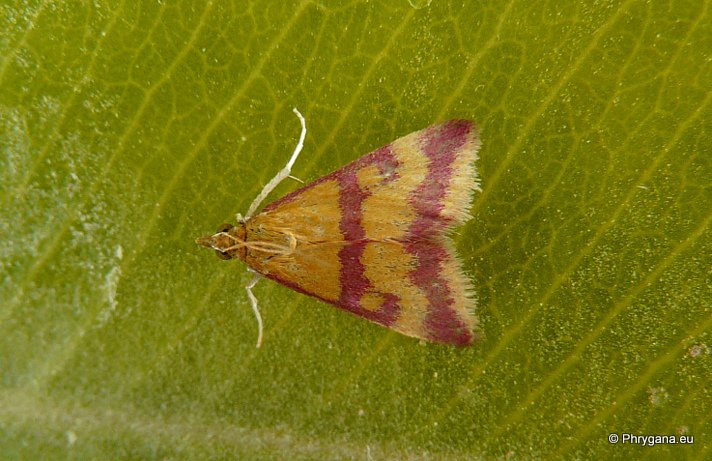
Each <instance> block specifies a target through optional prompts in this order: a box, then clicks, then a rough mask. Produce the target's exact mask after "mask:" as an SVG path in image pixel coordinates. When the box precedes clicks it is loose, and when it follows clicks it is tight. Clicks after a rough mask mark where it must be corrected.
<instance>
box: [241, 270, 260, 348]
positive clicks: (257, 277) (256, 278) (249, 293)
mask: <svg viewBox="0 0 712 461" xmlns="http://www.w3.org/2000/svg"><path fill="white" fill-rule="evenodd" d="M250 272H252V271H250ZM261 278H262V276H261V275H260V274H258V273H256V272H253V275H252V280H250V283H248V284H247V286H246V287H245V290H246V291H247V297H248V298H250V304H251V305H252V312H254V313H255V318H256V319H257V347H260V346H261V345H262V316H261V315H260V310H259V309H258V308H257V298H255V295H254V294H252V288H254V286H255V285H256V284H257V282H259V281H260V279H261Z"/></svg>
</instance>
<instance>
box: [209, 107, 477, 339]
mask: <svg viewBox="0 0 712 461" xmlns="http://www.w3.org/2000/svg"><path fill="white" fill-rule="evenodd" d="M293 111H294V113H295V114H296V115H297V117H298V118H299V120H300V122H301V127H302V130H301V134H300V137H299V141H298V143H297V146H296V148H295V149H294V152H293V153H292V156H291V157H290V159H289V161H288V162H287V165H286V166H285V167H284V168H283V169H282V170H281V171H279V172H278V173H277V175H276V176H275V177H274V178H272V180H271V181H269V183H267V184H266V185H265V186H264V188H263V189H262V192H261V193H260V194H259V195H258V196H257V197H256V198H255V199H254V201H253V202H252V204H251V205H250V208H249V209H248V211H247V214H246V215H245V216H244V217H243V216H241V215H239V214H238V215H237V222H236V224H235V225H231V224H225V225H222V226H220V228H219V229H218V230H217V232H216V233H214V234H212V235H207V236H203V237H200V238H198V239H197V240H196V243H198V244H199V245H201V246H203V247H206V248H210V249H213V250H215V251H216V253H217V255H218V256H219V257H220V258H222V259H240V260H242V261H244V262H245V263H246V264H247V266H248V270H249V271H250V272H252V273H253V277H252V279H251V281H250V282H249V283H248V284H247V286H246V287H245V288H246V290H247V295H248V298H249V300H250V304H251V306H252V309H253V311H254V313H255V317H256V319H257V323H258V338H257V347H260V345H261V343H262V329H263V326H262V319H261V316H260V313H259V309H258V307H257V299H256V298H255V296H254V294H253V292H252V289H253V288H254V286H255V284H256V283H257V282H258V281H259V280H260V279H262V278H268V279H272V280H274V281H276V282H278V283H280V284H282V285H284V286H286V287H289V288H291V289H292V290H294V291H297V292H299V293H303V294H306V295H309V296H312V297H314V298H317V299H319V300H321V301H323V302H326V303H329V304H332V305H334V306H336V307H338V308H340V309H343V310H346V311H348V312H351V313H352V314H355V315H357V316H359V317H362V318H364V319H366V320H370V321H371V322H375V323H377V324H380V325H383V326H385V327H387V328H390V329H392V330H395V331H398V332H400V333H402V334H405V335H408V336H412V337H415V338H420V339H423V340H426V341H430V342H434V343H442V344H450V345H455V346H467V345H469V344H471V343H472V342H473V341H474V340H475V339H476V337H477V336H478V332H477V318H476V317H475V314H474V308H475V304H476V302H475V297H474V290H473V288H472V284H471V282H470V280H469V279H468V277H466V276H465V274H464V272H463V270H462V264H461V261H460V260H459V258H458V256H457V253H456V251H455V248H454V245H453V242H452V240H451V239H450V237H449V234H450V232H451V231H452V229H453V228H454V227H456V226H460V225H462V224H464V223H465V222H466V221H468V220H469V219H471V216H470V215H469V213H468V209H469V207H470V204H471V202H472V198H473V194H474V192H475V191H479V190H480V187H479V181H478V177H477V170H476V168H475V162H476V160H477V152H478V150H479V147H480V139H479V134H478V130H477V127H476V125H475V124H474V123H473V122H471V121H469V120H450V121H447V122H444V123H440V124H438V125H433V126H431V127H429V128H425V129H423V130H420V131H416V132H414V133H411V134H408V135H406V136H404V137H402V138H399V139H397V140H395V141H393V142H392V143H390V144H387V145H385V146H383V147H381V148H379V149H376V150H375V151H373V152H371V153H369V154H366V155H364V156H363V157H361V158H359V159H357V160H355V161H353V162H351V163H349V164H348V165H346V166H344V167H342V168H340V169H338V170H336V171H334V172H333V173H331V174H328V175H326V176H324V177H321V178H319V179H317V180H315V181H313V182H312V183H309V184H307V185H305V186H303V187H301V188H300V189H298V190H295V191H294V192H291V193H289V194H287V195H286V196H284V197H282V198H280V199H278V200H276V201H274V202H272V203H270V204H268V205H266V206H265V207H264V208H263V209H262V210H261V211H260V212H259V213H257V214H255V212H256V211H257V209H258V207H259V206H260V204H261V203H262V202H263V201H264V199H265V198H266V197H267V196H268V195H269V193H270V192H272V190H274V188H275V187H276V186H277V185H278V184H279V183H280V182H281V181H282V180H284V179H286V178H288V177H291V176H290V174H291V169H292V166H293V165H294V162H295V161H296V160H297V157H298V156H299V153H300V152H301V150H302V148H303V146H304V138H305V136H306V132H307V130H306V121H305V120H304V117H303V116H302V114H301V113H299V111H298V110H297V109H296V108H295V109H293ZM294 179H296V178H294Z"/></svg>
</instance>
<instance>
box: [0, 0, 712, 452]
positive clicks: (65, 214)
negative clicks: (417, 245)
mask: <svg viewBox="0 0 712 461" xmlns="http://www.w3.org/2000/svg"><path fill="white" fill-rule="evenodd" d="M710 3H711V2H710V1H709V0H704V1H699V2H672V3H670V2H643V1H627V2H617V1H613V2H525V1H519V2H506V3H505V2H479V1H477V2H476V1H470V0H467V1H464V2H463V1H459V2H458V1H446V0H437V1H427V0H418V1H410V2H408V1H406V0H399V1H392V2H348V3H347V2H343V3H342V2H330V1H324V2H309V1H301V2H271V1H267V0H259V1H258V0H255V1H252V2H249V3H248V2H232V3H230V2H223V1H213V2H210V1H208V2H194V3H189V2H184V1H179V2H130V1H126V2H116V1H98V2H93V3H80V2H51V1H44V2H36V1H28V2H17V1H16V2H6V3H5V4H4V5H3V6H0V10H1V11H2V14H0V51H1V52H0V117H1V119H0V126H1V127H2V136H1V138H0V139H1V142H2V155H1V156H0V200H1V201H2V212H1V213H2V216H1V219H0V275H1V276H2V284H1V285H0V373H1V377H2V381H1V385H2V387H1V388H0V428H1V429H2V431H1V432H0V434H1V435H0V457H2V458H3V459H160V460H162V459H172V460H182V459H185V460H193V459H233V458H236V459H250V460H262V459H284V458H286V457H288V458H289V459H297V460H299V459H304V460H307V459H359V460H361V459H367V460H368V459H456V460H457V459H473V458H474V459H479V458H482V459H492V458H499V459H630V458H631V457H634V458H637V457H644V456H649V457H655V458H656V459H658V458H671V459H672V458H674V459H709V457H710V456H712V454H711V452H712V412H710V408H712V390H711V389H712V388H711V387H710V385H709V383H710V376H712V272H711V270H710V267H712V232H711V226H710V220H711V219H712V208H710V203H711V202H712V187H711V186H712V181H711V179H712V165H711V163H712V162H711V160H710V159H711V158H712V148H711V143H710V138H709V137H710V132H711V131H712V130H711V129H710V127H711V126H712V125H710V120H711V116H712V110H711V108H710V105H711V100H712V96H711V92H710V89H711V88H712V60H710V50H711V49H712V42H711V41H710V37H712V13H711V12H710V7H711V5H710ZM292 107H298V108H299V109H300V110H301V112H302V113H303V114H304V115H305V116H306V119H307V125H308V129H309V132H308V134H307V140H306V145H305V150H304V152H303V154H302V156H301V157H300V158H299V160H298V162H297V164H296V165H295V168H294V170H293V174H294V175H296V176H298V177H299V178H302V179H304V180H306V181H311V180H314V179H316V178H318V177H319V176H321V175H323V174H326V173H328V172H330V171H332V170H334V169H336V168H338V167H339V166H341V165H343V164H345V163H346V162H348V161H350V160H353V159H355V158H357V157H358V156H360V155H362V154H364V153H366V152H369V151H371V150H373V149H374V148H377V147H379V146H381V145H383V144H386V143H388V142H390V141H392V140H393V139H395V138H397V137H399V136H401V135H405V134H407V133H409V132H412V131H415V130H417V129H420V128H423V127H426V126H428V125H431V124H433V123H436V122H439V121H443V120H446V119H449V118H469V119H473V120H476V121H477V122H478V124H479V126H480V128H481V131H482V143H483V147H482V150H481V160H480V163H479V169H480V175H481V178H482V186H483V192H482V193H481V194H478V195H477V197H476V198H475V201H474V203H473V209H472V212H473V215H474V216H475V217H474V219H473V220H472V221H470V222H469V223H468V224H467V225H466V226H464V227H463V228H461V229H460V230H459V232H458V234H457V242H458V249H459V252H460V253H461V255H462V257H463V260H464V261H465V266H466V268H467V270H468V272H469V273H470V274H471V276H472V278H473V281H474V284H475V286H476V287H477V291H478V298H479V308H478V314H479V317H480V321H481V325H482V330H483V333H484V335H485V338H484V339H483V340H482V341H481V342H480V343H478V344H476V345H475V346H473V347H470V348H466V349H453V348H449V347H444V346H437V345H431V344H421V343H419V342H418V341H416V340H413V339H410V338H406V337H403V336H400V335H398V334H396V333H393V332H390V331H388V330H386V329H383V328H381V327H378V326H376V325H373V324H370V323H368V322H365V321H363V320H362V319H359V318H356V317H354V316H350V315H348V314H346V313H344V312H341V311H338V310H337V309H333V308H331V307H329V306H327V305H324V304H322V303H319V302H317V301H315V300H313V299H311V298H307V297H305V296H302V295H299V294H297V293H295V292H293V291H291V290H289V289H287V288H285V287H282V286H279V285H277V284H275V283H273V282H270V281H263V282H260V284H258V285H257V287H256V288H255V293H256V295H257V297H258V298H259V300H260V305H261V312H262V316H263V318H264V320H265V324H266V330H265V341H264V345H263V347H262V349H260V350H257V349H255V347H254V344H255V340H256V334H257V332H256V326H255V321H254V318H253V316H252V312H251V310H250V308H249V304H248V301H247V297H246V295H245V292H244V289H243V287H244V286H245V284H246V282H247V281H248V280H249V275H248V274H247V273H246V271H245V267H244V266H243V265H242V264H241V263H239V262H234V261H231V262H224V261H220V260H218V259H217V258H215V257H214V255H213V254H210V252H207V251H205V250H203V249H200V248H198V247H197V246H196V245H195V243H194V239H195V238H196V237H197V236H199V235H202V234H205V233H208V232H211V231H213V230H214V229H215V228H216V227H217V226H218V225H219V224H220V223H222V222H224V221H233V222H234V215H235V213H237V212H243V213H244V212H245V211H246V209H247V207H248V206H249V204H250V202H251V200H252V198H253V197H254V196H255V195H256V194H257V193H258V192H259V190H260V189H261V187H262V185H263V184H264V183H265V182H266V181H268V180H269V179H270V178H271V177H272V176H273V175H274V173H275V172H276V171H277V170H278V169H280V168H281V167H282V166H283V165H284V163H285V162H286V160H287V159H288V156H289V154H290V153H291V151H292V149H293V146H294V144H295V142H296V140H297V137H298V134H299V123H298V120H297V119H296V117H294V115H293V114H292V112H291V109H292ZM295 187H296V184H295V183H293V182H291V181H287V182H284V183H283V184H281V185H280V187H279V188H278V189H277V191H275V193H274V194H272V196H271V198H272V199H274V198H276V197H279V196H280V195H282V194H284V193H286V192H288V191H290V190H293V189H294V188H295ZM611 433H615V434H617V435H619V436H620V437H623V434H626V433H629V434H636V435H680V434H684V435H688V436H694V444H693V445H687V446H682V445H680V444H676V445H663V444H659V445H657V446H655V447H653V448H649V447H642V446H641V444H640V443H639V444H633V443H630V442H628V443H625V444H624V443H623V440H621V441H620V442H619V443H618V444H611V443H609V434H611Z"/></svg>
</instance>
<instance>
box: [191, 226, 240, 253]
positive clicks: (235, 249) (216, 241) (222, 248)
mask: <svg viewBox="0 0 712 461" xmlns="http://www.w3.org/2000/svg"><path fill="white" fill-rule="evenodd" d="M241 234H242V235H241ZM195 243H197V244H198V245H200V246H202V247H205V248H210V249H213V250H215V254H216V255H217V257H218V258H220V259H232V258H236V257H239V256H240V251H243V252H244V248H243V247H242V245H241V244H243V243H244V226H240V227H237V226H233V225H232V224H221V225H220V226H219V227H218V229H217V231H216V232H215V234H213V235H205V236H203V237H198V238H197V239H196V240H195Z"/></svg>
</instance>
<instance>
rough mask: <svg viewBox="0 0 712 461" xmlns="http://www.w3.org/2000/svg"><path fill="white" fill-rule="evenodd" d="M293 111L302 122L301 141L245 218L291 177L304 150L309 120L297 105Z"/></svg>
mask: <svg viewBox="0 0 712 461" xmlns="http://www.w3.org/2000/svg"><path fill="white" fill-rule="evenodd" d="M292 112H294V113H295V114H297V117H299V121H300V122H301V124H302V133H301V134H300V135H299V142H297V147H295V148H294V152H292V156H291V157H290V159H289V161H288V162H287V165H286V166H285V167H284V168H282V169H281V170H280V171H279V173H277V174H276V175H275V176H274V178H272V179H271V180H270V182H268V183H267V184H265V187H263V188H262V192H260V195H258V196H257V197H255V199H254V200H253V201H252V204H251V205H250V208H249V209H248V210H247V214H246V215H245V217H244V220H248V219H250V217H252V215H253V214H254V213H255V211H257V207H259V206H260V203H262V201H263V200H264V199H266V198H267V196H268V195H269V194H270V192H272V191H273V190H274V188H275V187H277V185H278V184H279V183H280V182H282V181H283V180H284V179H285V178H288V177H289V174H290V173H291V172H292V166H293V165H294V162H296V161H297V157H299V153H300V152H301V151H302V148H303V147H304V138H305V137H306V135H307V122H306V120H304V117H303V116H302V114H301V113H300V112H299V111H298V110H297V108H296V107H295V108H294V109H292Z"/></svg>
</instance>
